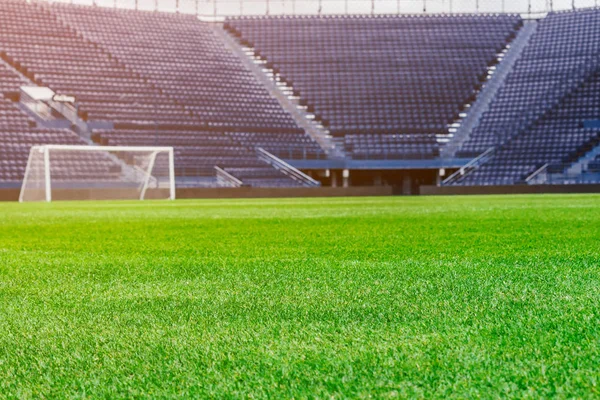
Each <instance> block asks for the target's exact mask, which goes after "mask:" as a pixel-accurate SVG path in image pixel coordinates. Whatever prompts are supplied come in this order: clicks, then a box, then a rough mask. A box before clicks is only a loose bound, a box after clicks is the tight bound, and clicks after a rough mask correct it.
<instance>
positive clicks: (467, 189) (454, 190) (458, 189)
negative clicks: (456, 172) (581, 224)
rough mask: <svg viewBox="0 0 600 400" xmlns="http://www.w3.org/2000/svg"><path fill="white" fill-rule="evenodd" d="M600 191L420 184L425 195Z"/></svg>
mask: <svg viewBox="0 0 600 400" xmlns="http://www.w3.org/2000/svg"><path fill="white" fill-rule="evenodd" d="M535 193H600V185H513V186H442V187H439V186H421V190H420V194H421V195H426V196H436V195H437V196H445V195H473V194H535Z"/></svg>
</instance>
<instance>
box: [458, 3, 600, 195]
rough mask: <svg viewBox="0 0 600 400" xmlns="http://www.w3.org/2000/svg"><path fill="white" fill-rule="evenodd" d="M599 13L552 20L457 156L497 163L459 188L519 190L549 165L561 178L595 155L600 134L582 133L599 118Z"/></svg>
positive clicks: (559, 15) (565, 14) (480, 170)
mask: <svg viewBox="0 0 600 400" xmlns="http://www.w3.org/2000/svg"><path fill="white" fill-rule="evenodd" d="M598 32H600V11H599V10H597V9H590V10H583V11H576V12H560V13H552V14H550V15H548V16H547V17H546V18H544V19H543V20H542V21H541V22H540V24H539V27H538V30H537V32H536V33H535V34H534V36H533V37H532V38H531V41H530V42H529V45H528V47H527V48H526V49H525V51H524V54H523V55H522V57H521V58H520V59H519V61H518V62H517V64H516V65H515V68H514V69H513V70H512V71H511V73H510V75H509V76H508V79H507V82H506V84H505V85H504V87H502V88H501V89H500V92H499V94H498V96H497V97H496V98H495V99H494V100H493V102H492V104H491V106H490V109H489V111H488V112H487V113H486V114H485V115H484V116H483V118H482V120H481V123H480V125H479V126H478V127H476V128H475V130H474V131H473V132H472V133H471V136H470V139H469V140H468V141H467V142H466V143H465V144H464V146H463V147H462V149H461V150H460V152H459V153H461V154H462V155H463V156H471V157H474V156H476V155H478V154H480V153H483V152H484V151H486V150H488V149H489V148H495V155H494V157H492V158H491V159H490V160H489V161H488V162H486V163H484V164H483V165H482V166H481V167H479V168H477V169H475V170H474V171H473V172H471V173H470V174H468V175H466V176H465V177H464V178H462V179H460V180H458V181H457V182H456V184H459V185H498V184H499V185H506V184H509V185H510V184H515V183H522V182H523V181H524V180H525V178H527V176H529V175H530V174H532V173H533V172H535V171H536V170H537V169H539V168H541V167H542V166H543V165H545V164H550V170H551V171H552V170H554V171H562V170H563V169H564V168H565V167H566V166H567V165H569V164H570V163H571V162H573V161H575V160H577V159H578V158H579V157H580V156H582V155H583V154H584V153H585V152H587V151H588V150H589V149H590V145H591V144H593V143H594V141H596V140H597V139H598V135H599V130H598V129H589V128H584V127H583V123H584V121H585V120H587V119H597V118H598V116H599V115H600V74H598V73H597V72H596V71H597V70H598V65H599V58H598V54H599V52H600V42H599V41H598V40H597V39H596V38H597V34H598Z"/></svg>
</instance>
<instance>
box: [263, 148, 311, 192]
mask: <svg viewBox="0 0 600 400" xmlns="http://www.w3.org/2000/svg"><path fill="white" fill-rule="evenodd" d="M256 153H257V154H258V158H260V159H261V160H263V161H265V162H267V163H268V164H270V165H271V166H273V167H274V168H276V169H278V170H279V171H281V172H282V173H283V174H285V175H287V176H289V177H290V178H292V179H294V180H295V181H298V182H300V183H302V184H303V185H304V186H308V187H316V186H321V183H320V182H319V181H317V180H315V179H313V178H311V177H310V176H308V175H306V174H305V173H304V172H302V171H300V170H299V169H297V168H296V167H293V166H292V165H290V164H288V163H286V162H285V161H283V160H282V159H280V158H279V157H277V156H275V155H273V154H271V153H269V152H268V151H266V150H265V149H263V148H262V147H257V148H256Z"/></svg>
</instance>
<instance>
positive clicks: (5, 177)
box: [0, 0, 600, 187]
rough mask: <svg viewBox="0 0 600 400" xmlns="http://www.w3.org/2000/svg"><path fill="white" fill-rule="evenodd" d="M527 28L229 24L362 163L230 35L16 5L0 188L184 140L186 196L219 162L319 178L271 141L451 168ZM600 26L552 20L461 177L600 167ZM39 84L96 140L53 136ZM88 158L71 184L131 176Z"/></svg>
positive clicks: (0, 114) (519, 65) (301, 156)
mask: <svg viewBox="0 0 600 400" xmlns="http://www.w3.org/2000/svg"><path fill="white" fill-rule="evenodd" d="M522 25H523V21H522V19H521V18H520V17H519V16H516V15H509V14H503V15H483V14H480V15H479V14H477V15H474V14H465V15H456V16H450V15H433V16H329V17H322V16H304V17H297V16H294V17H291V16H290V17H242V18H231V19H228V20H226V22H225V23H224V28H225V29H226V31H227V32H228V34H227V35H226V36H227V37H226V39H227V40H229V39H230V37H229V36H228V35H232V36H233V37H235V39H236V40H237V42H238V43H239V44H240V45H242V46H243V48H244V49H245V48H247V47H249V48H251V49H252V50H253V51H254V53H255V55H256V56H257V57H259V58H260V59H261V60H263V61H265V62H266V64H265V66H266V67H267V68H268V69H269V70H270V71H273V72H274V73H275V74H276V76H277V78H278V79H281V81H282V82H284V83H285V84H287V85H288V88H291V89H293V92H294V93H295V94H298V95H299V97H300V100H299V103H300V104H302V105H306V106H307V109H308V110H310V111H309V112H310V113H314V115H316V120H317V121H320V122H321V123H323V125H324V126H325V127H326V128H327V129H328V131H329V132H330V133H331V134H332V135H333V136H334V137H335V138H336V139H335V143H336V146H338V147H339V148H340V149H343V152H342V153H343V154H342V155H344V154H345V155H346V159H333V158H331V159H330V158H329V157H328V154H327V153H326V152H325V151H324V150H323V149H322V148H321V146H320V145H319V144H318V143H317V142H316V141H315V140H314V139H313V138H312V137H311V136H309V135H307V134H306V133H305V132H304V130H303V129H300V128H299V127H298V124H297V122H296V121H298V118H297V117H293V116H292V115H290V114H289V113H288V112H287V111H286V109H284V108H283V107H282V105H281V104H280V103H279V101H278V100H277V99H276V98H275V97H273V96H272V95H271V94H270V92H269V90H268V89H267V88H266V87H264V86H263V84H262V83H261V81H260V80H259V79H257V76H256V75H255V73H256V71H254V72H252V71H250V70H248V69H247V68H246V67H245V66H244V63H243V62H242V60H240V58H239V57H240V54H238V53H235V52H234V51H231V49H230V48H228V47H227V46H226V45H225V44H224V39H223V36H222V34H223V31H222V30H219V32H220V35H221V36H219V34H216V33H215V30H214V28H212V27H211V25H210V24H208V23H205V22H201V21H199V20H198V19H196V18H195V17H193V16H188V15H178V14H171V13H161V12H147V11H134V10H124V9H109V8H103V7H90V6H81V5H72V4H56V3H54V4H50V3H45V2H28V1H25V0H5V1H2V2H0V58H1V59H0V92H1V94H2V96H1V97H2V98H1V99H0V139H1V140H0V184H12V185H18V183H19V182H20V180H21V179H22V177H23V172H24V169H25V164H26V160H27V155H28V152H29V148H30V147H31V146H32V145H34V144H45V143H48V144H51V143H56V144H90V145H91V144H98V145H116V146H123V145H136V146H174V147H175V156H176V175H177V177H178V185H179V186H188V185H189V186H196V187H197V186H215V185H217V184H219V182H220V181H219V180H218V179H217V177H216V175H215V166H218V167H220V168H221V169H222V170H223V171H225V173H228V174H230V175H232V176H233V177H234V178H237V179H239V180H240V181H242V184H243V185H249V186H263V187H293V186H298V185H302V182H301V181H297V180H295V179H292V178H290V176H288V175H286V174H284V173H283V172H282V171H281V170H278V169H276V168H274V167H273V166H272V165H271V164H270V163H269V162H267V161H265V158H264V154H263V153H261V151H262V150H260V149H264V150H266V151H267V152H269V153H271V154H272V155H274V156H275V157H278V158H280V159H282V160H288V161H289V160H296V161H302V162H304V164H301V165H305V166H310V165H321V167H319V168H321V169H323V170H325V169H329V168H332V169H333V168H338V169H341V168H342V167H339V165H345V163H350V162H352V161H357V164H354V165H362V164H358V163H359V162H364V161H369V162H371V161H372V162H375V163H377V162H381V163H380V164H373V165H386V166H389V165H392V164H390V163H388V162H389V161H393V162H394V161H395V162H397V163H398V165H400V164H401V163H402V165H403V166H404V167H403V168H408V169H410V168H416V167H414V165H417V164H418V165H419V168H428V169H431V170H434V169H435V170H436V173H437V168H438V166H437V165H440V166H441V165H444V164H443V163H444V162H445V160H444V159H443V157H442V156H441V154H443V153H441V152H440V149H441V148H442V147H443V146H444V143H445V141H446V140H448V138H449V137H450V135H449V132H451V129H450V128H451V126H452V124H453V123H456V122H457V121H460V119H461V118H463V117H464V115H465V114H464V113H468V112H469V105H470V104H472V103H473V102H474V101H475V99H477V96H478V94H479V93H480V90H482V89H484V88H485V83H486V80H487V78H488V76H489V73H490V71H493V68H492V67H493V66H494V65H495V64H496V63H497V62H499V61H498V60H499V56H498V55H499V53H500V52H502V51H506V49H507V46H508V45H510V42H511V40H512V39H513V38H514V37H515V35H518V34H519V33H520V32H519V30H520V28H521V27H522ZM598 32H600V10H598V9H585V10H579V11H572V12H558V13H550V14H549V15H548V16H547V17H544V18H542V19H541V20H540V22H539V24H538V26H537V28H536V31H535V33H534V34H533V36H532V37H531V38H530V39H529V37H528V39H529V41H528V42H525V43H527V46H526V47H525V48H524V50H523V52H522V53H519V54H520V57H519V58H518V59H517V61H516V63H515V64H514V66H513V64H510V67H511V69H507V71H510V72H508V75H503V77H504V76H506V79H505V80H504V81H503V82H504V83H503V84H502V86H499V87H500V88H499V89H498V91H497V92H494V95H495V97H493V99H492V101H491V103H489V107H488V108H487V112H485V113H484V114H483V116H482V117H481V119H480V122H479V124H478V125H477V126H475V128H474V129H473V130H472V131H470V134H469V135H467V136H465V138H466V139H465V141H464V143H463V142H461V143H462V146H461V147H460V148H459V150H458V151H457V153H456V154H457V156H458V160H459V161H460V160H461V159H465V158H471V159H472V158H475V157H477V156H479V155H480V154H482V153H486V154H487V156H486V158H485V159H482V162H481V165H479V164H476V166H475V167H474V168H470V169H469V171H468V173H467V174H465V175H461V176H458V177H457V178H456V179H455V180H454V181H453V182H452V184H455V185H511V184H517V183H525V180H526V178H527V177H530V176H531V174H532V173H534V172H535V171H539V170H540V169H543V168H546V170H547V172H548V173H563V172H565V171H568V170H569V168H571V169H574V167H573V166H574V165H582V171H584V170H585V171H587V172H593V173H597V172H600V156H595V154H597V152H596V149H597V146H598V145H599V144H600V127H596V125H597V124H596V125H595V123H590V121H592V122H594V121H598V120H600V72H598V71H599V68H598V67H599V66H600V57H599V56H598V54H600V42H598V41H597V40H595V39H596V37H597V34H598ZM245 61H246V62H247V60H245ZM261 65H262V64H261ZM503 65H506V64H503ZM23 85H39V86H44V87H49V88H51V89H52V90H54V91H55V92H56V93H58V94H65V95H69V96H74V97H75V98H76V100H77V112H78V114H79V117H80V118H81V120H82V121H83V122H84V123H85V124H87V127H88V131H87V132H85V135H84V134H83V133H84V132H81V126H79V125H78V126H77V127H75V126H74V127H73V129H74V130H69V129H52V128H50V126H51V125H50V124H44V123H43V122H40V121H39V120H38V119H37V117H35V118H33V116H32V114H31V113H30V111H28V110H26V108H25V107H24V105H22V104H21V105H19V104H18V103H17V100H18V94H19V90H20V87H21V86H23ZM490 98H491V97H490ZM486 104H488V103H487V102H486ZM294 118H296V119H294ZM63 122H64V121H63ZM301 122H302V121H301ZM62 126H64V125H62ZM76 131H77V132H80V133H82V137H83V138H82V137H80V136H79V135H78V134H77V133H75V132H76ZM88 138H91V140H90V139H88ZM457 147H458V145H457ZM592 149H594V151H591V150H592ZM453 154H454V153H453ZM73 157H74V158H73V159H69V158H68V157H67V158H65V161H64V165H62V166H61V165H58V164H57V177H59V176H61V174H62V175H64V176H65V177H69V178H73V177H76V178H80V179H86V177H88V176H90V177H91V176H93V175H94V176H96V177H97V176H100V175H103V176H107V177H108V178H106V179H112V178H110V176H111V173H114V174H115V175H116V174H118V173H119V169H120V166H119V160H115V159H112V158H110V157H109V158H106V157H103V158H102V157H101V158H97V159H90V158H89V157H88V156H86V155H77V156H73ZM86 157H87V158H86ZM583 159H584V160H586V161H585V165H583V164H582V161H581V160H583ZM312 161H315V163H313V164H310V162H312ZM316 161H318V163H317V162H316ZM415 161H418V162H419V163H416V164H415V163H413V164H414V165H413V164H410V163H411V162H415ZM321 162H323V163H321ZM384 162H385V163H384ZM578 162H579V164H577V163H578ZM328 163H329V164H328ZM386 163H387V164H386ZM407 163H408V164H407ZM427 163H429V164H427ZM436 163H437V164H436ZM329 165H338V166H337V167H331V166H329ZM364 165H366V164H364ZM369 165H370V164H369ZM428 165H429V166H428ZM452 165H456V164H452ZM459 165H461V164H459ZM423 166H426V167H423ZM304 168H307V169H310V168H311V167H304ZM369 168H372V169H376V168H374V167H372V166H369ZM369 168H367V169H369ZM386 168H387V167H386ZM447 168H452V167H447ZM454 168H456V167H454ZM359 169H360V168H359ZM400 169H401V168H400ZM69 171H72V172H69ZM98 172H104V174H100V173H98ZM328 172H329V171H328ZM338 172H339V173H340V176H341V171H338ZM77 174H79V175H77ZM540 176H541V175H540ZM221 178H222V177H221ZM403 179H404V178H403ZM376 181H378V180H377V179H374V180H373V182H376ZM379 181H381V179H379Z"/></svg>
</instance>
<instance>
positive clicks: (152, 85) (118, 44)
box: [0, 0, 323, 186]
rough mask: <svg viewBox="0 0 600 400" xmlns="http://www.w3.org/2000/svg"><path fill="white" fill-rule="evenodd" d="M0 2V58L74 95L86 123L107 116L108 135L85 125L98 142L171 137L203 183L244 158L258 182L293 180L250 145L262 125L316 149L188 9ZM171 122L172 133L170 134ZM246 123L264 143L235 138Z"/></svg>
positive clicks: (184, 169) (184, 165)
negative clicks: (175, 11) (216, 169)
mask: <svg viewBox="0 0 600 400" xmlns="http://www.w3.org/2000/svg"><path fill="white" fill-rule="evenodd" d="M0 7H1V8H0V11H1V13H0V23H2V27H1V28H0V36H1V37H0V54H1V55H2V58H3V59H4V60H5V61H6V62H8V63H9V64H10V65H12V66H13V67H14V68H15V69H17V70H18V71H19V72H21V73H22V74H23V75H25V76H26V77H28V78H29V79H30V80H31V81H33V82H35V83H36V84H38V85H40V86H47V87H49V88H51V89H53V90H54V91H56V92H57V93H60V94H67V95H70V96H74V97H75V98H76V99H77V103H78V110H79V114H80V116H81V117H82V118H83V119H84V120H85V121H87V122H88V123H94V122H98V121H102V122H109V123H110V124H112V125H113V126H114V127H115V131H114V132H113V133H114V136H112V137H110V136H109V137H107V138H102V135H108V134H109V133H108V132H107V131H106V130H96V131H95V132H94V133H93V137H94V138H95V139H96V141H97V142H99V143H105V144H106V143H109V142H111V143H112V144H115V143H118V144H120V145H133V144H158V143H161V144H169V145H174V146H175V147H176V157H177V161H176V164H177V165H178V166H179V172H180V173H181V174H183V175H186V174H190V173H191V174H198V175H199V178H202V177H203V176H212V177H213V179H212V180H211V179H208V180H202V179H200V180H198V182H203V183H206V182H208V184H209V185H211V184H212V185H214V184H215V180H214V167H215V165H219V166H221V167H222V168H224V169H225V170H232V171H236V172H238V171H239V170H241V169H243V168H247V169H248V171H250V172H249V173H254V174H259V175H260V176H261V179H260V181H259V180H252V181H253V182H256V183H260V184H261V185H265V186H296V185H297V182H296V181H294V180H292V179H290V178H289V177H287V176H285V175H283V174H282V173H281V172H279V171H277V170H275V169H274V168H273V167H271V166H269V165H267V164H265V163H264V162H263V161H261V160H260V159H259V158H258V157H257V155H256V152H255V150H254V148H255V147H260V146H261V145H263V146H264V147H265V148H269V147H270V146H269V144H270V143H271V142H273V140H271V139H269V137H268V135H267V134H270V136H272V137H275V138H277V137H278V135H280V134H281V135H283V138H285V137H288V136H289V135H294V136H297V137H298V138H299V139H298V140H297V141H299V142H304V143H307V145H306V146H304V149H303V150H304V152H308V153H310V154H311V156H312V157H315V158H316V157H320V156H322V154H323V153H322V151H321V149H320V148H319V147H318V145H317V144H316V143H311V142H310V138H309V137H308V136H306V135H305V134H304V132H303V131H302V130H300V129H298V127H297V126H296V125H295V122H294V121H293V119H292V118H291V117H290V116H289V115H288V114H287V113H286V112H285V111H283V110H282V109H281V107H279V105H278V103H277V101H276V100H275V99H273V98H271V97H270V96H269V94H268V92H267V91H266V90H265V89H264V88H263V87H261V86H260V85H259V84H258V83H257V82H255V81H254V80H253V79H252V76H251V75H250V73H249V72H248V71H246V70H245V69H244V68H243V67H242V65H241V63H240V62H239V60H236V59H235V58H234V56H232V55H231V54H229V53H227V52H226V51H225V50H224V49H223V46H222V45H221V46H220V45H219V43H218V41H217V39H216V38H215V37H214V36H211V35H212V34H211V32H210V31H209V30H208V29H207V28H206V26H205V25H204V24H202V23H200V22H199V21H197V20H196V19H195V18H193V17H189V16H181V15H177V16H174V15H169V14H166V13H151V12H137V11H135V12H130V11H129V12H127V11H114V10H106V9H99V8H95V7H78V6H71V5H70V6H65V7H60V6H49V5H47V4H42V3H27V2H25V1H21V0H9V1H7V2H3V3H2V4H1V5H0ZM88 23H89V25H87V24H88ZM85 27H97V29H98V30H97V31H93V30H86V29H83V28H85ZM90 29H91V28H90ZM80 30H81V31H80ZM92 39H93V40H92ZM200 66H201V67H200ZM224 88H225V89H226V90H224ZM17 91H18V88H17ZM202 128H204V130H201V129H202ZM173 131H175V132H178V133H179V136H178V138H179V139H178V140H177V141H176V143H172V144H171V143H170V140H171V138H172V137H173V135H171V134H172V133H173ZM226 131H234V132H235V135H233V134H227V133H226ZM157 132H158V133H157ZM123 133H127V134H128V135H127V136H123ZM245 133H246V134H250V135H252V134H254V133H257V134H258V133H262V134H263V135H262V136H261V135H258V136H256V137H257V138H262V139H263V140H264V141H265V142H266V143H260V142H253V143H246V145H244V144H242V143H241V142H239V141H237V138H238V137H241V138H243V135H244V134H245ZM207 134H209V135H210V136H207ZM157 136H158V137H160V138H161V139H160V140H157V139H156V138H157ZM207 137H210V138H212V139H214V140H212V141H209V142H206V140H207ZM282 140H283V139H282V138H279V139H278V140H275V141H274V142H275V143H277V142H281V141H282ZM311 152H314V154H313V153H311ZM296 153H297V152H295V153H294V154H296Z"/></svg>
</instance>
